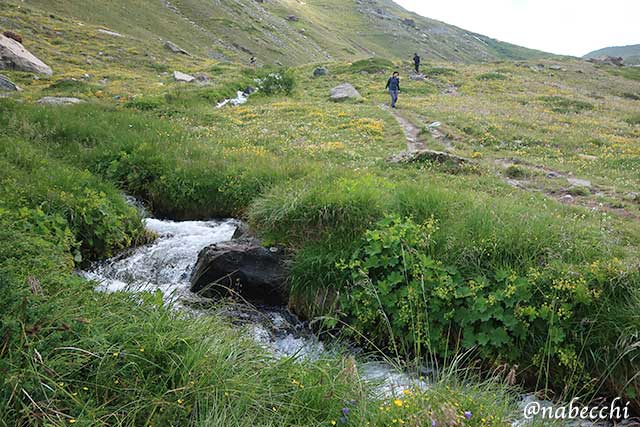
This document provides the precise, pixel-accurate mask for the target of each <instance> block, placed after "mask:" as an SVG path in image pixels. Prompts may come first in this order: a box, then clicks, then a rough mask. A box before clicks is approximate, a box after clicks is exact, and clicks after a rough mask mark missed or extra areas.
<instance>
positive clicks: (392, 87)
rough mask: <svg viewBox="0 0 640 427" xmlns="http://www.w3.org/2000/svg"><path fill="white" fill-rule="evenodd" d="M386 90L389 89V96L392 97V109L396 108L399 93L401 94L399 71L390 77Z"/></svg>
mask: <svg viewBox="0 0 640 427" xmlns="http://www.w3.org/2000/svg"><path fill="white" fill-rule="evenodd" d="M385 89H389V94H390V95H391V108H396V102H398V92H400V73H399V72H397V71H394V72H393V75H392V76H391V77H389V80H388V81H387V86H386V87H385Z"/></svg>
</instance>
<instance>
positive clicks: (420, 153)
mask: <svg viewBox="0 0 640 427" xmlns="http://www.w3.org/2000/svg"><path fill="white" fill-rule="evenodd" d="M424 161H432V162H436V163H453V164H456V165H459V166H460V165H465V164H472V163H473V161H472V160H471V159H467V158H466V157H462V156H458V155H455V154H451V153H445V152H443V151H436V150H429V149H420V150H413V151H403V152H401V153H398V154H394V155H393V156H391V157H390V158H389V162H391V163H416V162H424Z"/></svg>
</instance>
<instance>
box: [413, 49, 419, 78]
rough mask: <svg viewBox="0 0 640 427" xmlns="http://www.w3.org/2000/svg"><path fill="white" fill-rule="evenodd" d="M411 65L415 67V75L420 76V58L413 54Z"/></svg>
mask: <svg viewBox="0 0 640 427" xmlns="http://www.w3.org/2000/svg"><path fill="white" fill-rule="evenodd" d="M413 65H415V67H416V74H420V56H418V54H417V53H414V54H413Z"/></svg>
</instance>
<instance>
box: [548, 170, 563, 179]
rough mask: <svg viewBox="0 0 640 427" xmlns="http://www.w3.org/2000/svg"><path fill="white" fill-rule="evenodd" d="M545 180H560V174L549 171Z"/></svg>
mask: <svg viewBox="0 0 640 427" xmlns="http://www.w3.org/2000/svg"><path fill="white" fill-rule="evenodd" d="M547 178H551V179H555V178H562V174H560V173H558V172H555V171H550V172H548V173H547Z"/></svg>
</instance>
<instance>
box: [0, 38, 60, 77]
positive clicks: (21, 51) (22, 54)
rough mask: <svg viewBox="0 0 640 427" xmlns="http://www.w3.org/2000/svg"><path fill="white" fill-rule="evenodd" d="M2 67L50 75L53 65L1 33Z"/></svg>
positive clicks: (0, 51)
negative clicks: (49, 64)
mask: <svg viewBox="0 0 640 427" xmlns="http://www.w3.org/2000/svg"><path fill="white" fill-rule="evenodd" d="M0 69H8V70H17V71H26V72H30V73H36V74H44V75H46V76H50V75H52V74H53V71H52V70H51V67H49V66H48V65H47V64H45V63H44V62H42V61H41V60H40V59H38V58H36V57H35V56H34V55H33V54H32V53H31V52H29V51H28V50H27V49H25V48H24V46H22V45H21V44H20V43H18V42H17V41H15V40H13V39H10V38H9V37H5V36H4V35H1V34H0Z"/></svg>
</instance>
